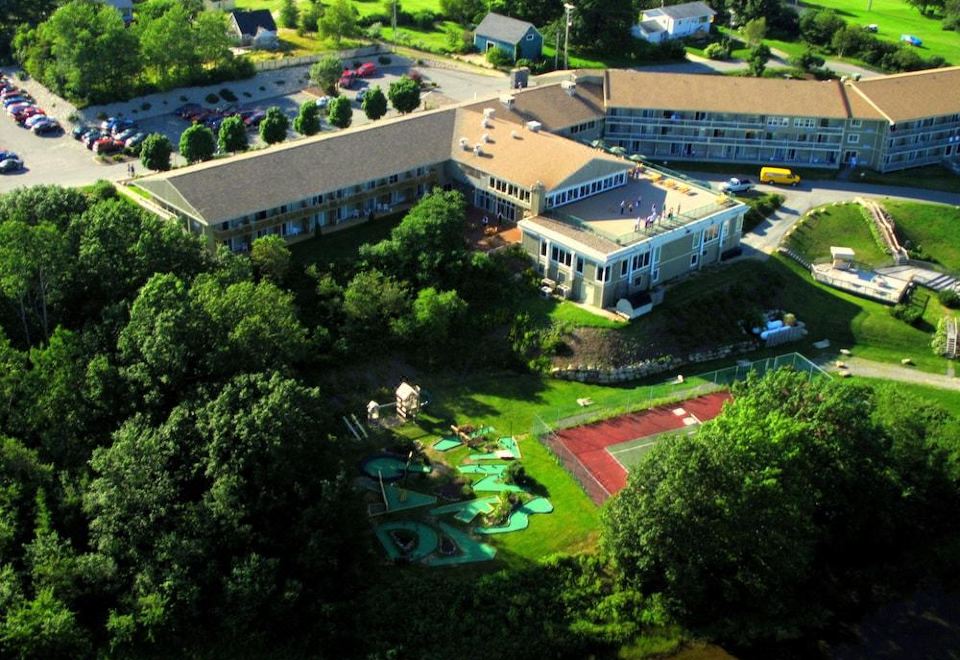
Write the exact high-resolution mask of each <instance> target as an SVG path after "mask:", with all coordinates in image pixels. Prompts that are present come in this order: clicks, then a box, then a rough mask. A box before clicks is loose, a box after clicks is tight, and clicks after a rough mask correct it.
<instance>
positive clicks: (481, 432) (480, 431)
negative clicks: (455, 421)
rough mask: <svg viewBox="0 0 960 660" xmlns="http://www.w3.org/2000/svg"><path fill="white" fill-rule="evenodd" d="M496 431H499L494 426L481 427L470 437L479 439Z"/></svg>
mask: <svg viewBox="0 0 960 660" xmlns="http://www.w3.org/2000/svg"><path fill="white" fill-rule="evenodd" d="M496 430H497V429H495V428H493V427H492V426H481V427H480V428H478V429H477V430H476V431H474V432H473V433H471V434H470V437H471V438H479V437H480V436H481V435H486V434H488V433H493V432H494V431H496Z"/></svg>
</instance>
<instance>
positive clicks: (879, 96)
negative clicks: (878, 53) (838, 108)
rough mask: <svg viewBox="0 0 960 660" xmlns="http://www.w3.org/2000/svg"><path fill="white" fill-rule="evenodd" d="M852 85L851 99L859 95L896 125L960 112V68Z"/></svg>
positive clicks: (882, 78)
mask: <svg viewBox="0 0 960 660" xmlns="http://www.w3.org/2000/svg"><path fill="white" fill-rule="evenodd" d="M848 85H849V86H850V87H851V88H852V90H851V94H850V95H851V96H855V95H857V94H856V93H857V92H859V93H860V95H862V96H863V97H865V99H866V100H868V101H869V102H870V103H872V104H873V105H874V106H876V107H877V108H879V109H880V111H881V112H882V113H883V115H884V116H885V117H886V118H888V119H889V120H890V121H894V122H897V121H906V120H909V119H919V118H921V117H935V116H937V115H952V114H954V113H958V112H960V66H953V67H948V68H944V69H931V70H928V71H914V72H912V73H901V74H897V75H893V76H882V77H878V78H869V79H867V80H860V81H858V82H851V83H848Z"/></svg>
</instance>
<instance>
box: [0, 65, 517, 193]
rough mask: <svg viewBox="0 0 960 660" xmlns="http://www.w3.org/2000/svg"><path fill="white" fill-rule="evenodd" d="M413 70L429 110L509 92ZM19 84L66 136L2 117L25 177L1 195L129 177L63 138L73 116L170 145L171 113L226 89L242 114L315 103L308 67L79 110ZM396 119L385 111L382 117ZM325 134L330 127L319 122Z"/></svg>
mask: <svg viewBox="0 0 960 660" xmlns="http://www.w3.org/2000/svg"><path fill="white" fill-rule="evenodd" d="M378 68H379V65H378ZM410 68H411V66H410V63H409V62H407V61H405V60H403V59H402V58H398V57H395V56H394V57H393V63H392V64H391V65H390V66H388V67H386V68H383V69H381V70H379V71H378V72H377V75H375V76H374V77H372V78H368V79H366V80H363V81H362V82H361V84H360V85H358V86H357V87H356V88H355V89H352V90H345V91H344V94H345V95H346V96H347V97H349V98H351V99H355V98H356V94H357V92H358V91H359V90H361V89H363V88H364V87H368V86H373V85H379V86H380V87H381V88H382V89H383V90H384V92H386V91H387V88H388V87H389V86H390V83H391V82H393V81H395V80H397V79H398V78H399V77H400V76H402V75H403V74H404V73H406V72H407V71H408V70H409V69H410ZM413 68H416V69H418V70H419V71H421V73H423V76H424V79H425V80H426V81H427V82H435V83H437V87H436V88H435V89H436V92H435V93H434V92H430V93H426V92H425V93H424V101H425V102H426V103H427V104H429V105H431V106H432V107H435V106H436V105H437V104H438V102H442V101H443V100H444V99H446V100H447V102H449V100H451V99H452V100H453V101H466V100H470V99H474V98H482V97H488V96H492V95H495V94H498V93H499V92H501V91H504V90H505V89H506V86H507V79H506V77H505V76H503V75H498V74H490V73H486V72H478V73H474V72H472V71H468V70H462V69H454V68H445V67H437V66H430V65H429V63H427V64H426V65H424V66H414V67H413ZM18 85H19V86H21V87H24V88H26V89H27V90H28V91H30V93H31V94H33V95H34V97H35V98H36V99H37V102H38V103H39V104H40V105H41V107H43V108H45V109H46V110H47V114H49V115H52V116H55V117H57V118H58V119H60V121H61V123H63V124H64V126H65V128H66V129H67V133H65V134H64V135H62V136H59V137H38V136H35V135H33V134H32V133H30V132H29V131H27V130H25V129H22V128H20V127H19V126H17V124H16V122H14V121H13V119H12V118H10V117H8V116H6V115H5V114H4V116H2V117H0V148H2V149H5V150H10V151H15V152H16V153H17V154H19V155H20V157H21V158H22V159H23V161H24V165H25V170H24V171H23V172H20V173H16V174H8V175H3V176H0V193H3V192H6V191H9V190H12V189H13V188H16V187H19V186H27V185H37V184H41V183H56V184H60V185H65V186H80V185H87V184H90V183H93V182H94V181H96V180H98V179H109V180H118V179H122V178H125V177H126V176H127V168H126V164H125V163H111V164H105V163H101V162H100V161H99V160H97V159H96V158H95V157H94V155H93V153H92V152H90V151H88V150H87V149H86V148H84V146H83V145H82V144H81V143H79V142H77V141H75V140H74V139H72V137H71V136H70V134H69V130H70V128H71V124H70V122H69V121H67V117H70V116H71V115H74V114H76V116H77V117H79V118H80V120H81V121H83V122H84V123H98V120H97V116H102V115H108V116H122V117H129V118H132V119H135V120H136V121H137V122H138V124H139V127H140V129H141V130H143V131H144V132H147V133H153V132H160V133H164V134H166V135H167V136H168V137H169V138H170V139H171V141H172V142H173V144H174V146H176V144H177V143H178V142H179V140H180V134H181V132H182V131H183V130H184V129H185V128H186V127H187V125H188V124H187V123H186V122H184V121H183V120H181V119H179V118H177V117H176V116H174V115H173V111H174V110H175V109H176V108H177V107H179V106H181V105H183V104H184V103H187V102H191V103H199V104H201V105H203V106H204V107H215V106H216V105H221V106H224V105H228V103H227V102H225V101H220V102H219V103H217V104H213V105H211V104H209V103H207V102H206V101H205V98H206V96H207V95H208V94H210V93H218V92H219V91H220V90H222V89H224V88H227V89H229V90H230V91H232V92H233V93H234V94H235V95H236V97H237V99H238V100H237V102H236V105H237V106H239V107H240V108H241V109H266V108H268V107H270V106H274V105H276V106H279V107H280V108H281V109H283V111H284V112H285V113H286V114H287V115H288V116H289V117H290V118H291V120H292V119H293V117H295V116H296V114H297V110H298V109H299V107H300V104H301V103H303V102H304V101H305V100H307V99H312V98H314V97H313V96H311V95H309V94H307V93H306V92H304V91H303V90H304V89H305V88H306V87H307V86H308V85H309V80H308V67H290V68H287V69H279V70H275V71H267V72H263V73H260V74H258V75H257V76H256V77H254V78H252V79H250V80H241V81H234V82H229V83H220V84H218V85H212V86H208V87H196V88H187V89H177V90H173V91H170V92H166V93H163V94H153V95H150V96H149V97H144V98H139V99H134V100H132V101H128V102H125V103H115V104H111V105H107V106H92V107H89V108H85V109H84V110H83V111H80V112H77V111H76V110H75V108H74V107H73V106H72V105H70V104H69V103H67V102H66V101H64V100H63V99H61V98H59V97H57V96H54V95H53V94H51V93H50V92H48V91H47V90H46V89H45V88H43V87H42V86H41V85H39V84H38V83H37V82H36V81H33V80H26V81H18ZM431 89H433V88H431ZM184 99H186V100H184ZM353 111H354V114H353V125H355V126H358V125H363V124H366V123H368V122H369V120H368V119H367V118H366V116H365V115H364V114H363V110H362V109H361V108H360V106H359V104H358V103H356V102H355V101H354V104H353ZM395 114H396V113H395V111H394V110H392V109H391V110H389V111H388V113H387V116H388V117H389V116H393V115H395ZM323 130H336V129H334V128H333V127H332V126H330V125H329V124H327V123H326V122H325V121H324V123H323ZM288 137H289V139H296V138H297V137H298V136H297V134H295V133H294V132H293V131H292V130H291V132H290V133H289V136H288ZM250 142H251V145H252V146H256V145H258V144H259V143H260V141H259V137H258V136H257V133H256V131H251V132H250ZM131 162H133V163H134V164H135V165H136V166H137V172H138V173H139V172H140V167H139V161H131ZM173 162H174V165H182V164H183V161H182V160H181V159H180V157H179V156H178V155H174V158H173Z"/></svg>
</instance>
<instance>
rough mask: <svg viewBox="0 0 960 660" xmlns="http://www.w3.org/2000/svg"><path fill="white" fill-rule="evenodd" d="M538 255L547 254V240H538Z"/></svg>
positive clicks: (543, 255)
mask: <svg viewBox="0 0 960 660" xmlns="http://www.w3.org/2000/svg"><path fill="white" fill-rule="evenodd" d="M540 256H541V257H545V256H547V242H546V241H540Z"/></svg>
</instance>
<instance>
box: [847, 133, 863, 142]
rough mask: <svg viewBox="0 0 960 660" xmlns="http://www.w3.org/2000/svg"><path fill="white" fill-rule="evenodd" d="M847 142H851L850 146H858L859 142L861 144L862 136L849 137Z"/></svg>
mask: <svg viewBox="0 0 960 660" xmlns="http://www.w3.org/2000/svg"><path fill="white" fill-rule="evenodd" d="M847 142H849V143H850V144H857V143H858V142H860V136H859V135H848V136H847Z"/></svg>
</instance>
